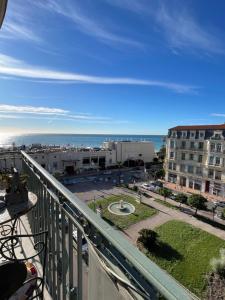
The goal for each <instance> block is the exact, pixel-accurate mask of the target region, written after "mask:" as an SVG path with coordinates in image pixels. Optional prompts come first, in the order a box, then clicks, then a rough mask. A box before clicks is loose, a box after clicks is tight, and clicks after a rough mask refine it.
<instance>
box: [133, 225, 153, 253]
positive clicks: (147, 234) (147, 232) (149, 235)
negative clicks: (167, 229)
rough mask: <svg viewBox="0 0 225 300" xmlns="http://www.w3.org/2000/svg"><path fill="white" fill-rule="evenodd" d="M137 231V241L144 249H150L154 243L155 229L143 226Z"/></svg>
mask: <svg viewBox="0 0 225 300" xmlns="http://www.w3.org/2000/svg"><path fill="white" fill-rule="evenodd" d="M138 233H139V237H138V239H137V243H138V244H142V245H143V246H144V247H145V248H146V249H150V248H151V247H153V246H154V245H155V244H156V241H157V238H158V234H157V233H156V232H155V231H153V230H151V229H147V228H143V229H141V230H140V231H139V232H138Z"/></svg>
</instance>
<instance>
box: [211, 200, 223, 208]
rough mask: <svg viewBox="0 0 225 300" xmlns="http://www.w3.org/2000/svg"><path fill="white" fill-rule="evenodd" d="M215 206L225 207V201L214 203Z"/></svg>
mask: <svg viewBox="0 0 225 300" xmlns="http://www.w3.org/2000/svg"><path fill="white" fill-rule="evenodd" d="M213 203H214V204H215V206H220V207H225V201H213Z"/></svg>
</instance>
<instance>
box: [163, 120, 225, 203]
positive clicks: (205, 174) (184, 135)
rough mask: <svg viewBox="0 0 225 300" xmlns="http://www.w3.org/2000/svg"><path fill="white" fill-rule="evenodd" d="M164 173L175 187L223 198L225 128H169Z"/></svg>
mask: <svg viewBox="0 0 225 300" xmlns="http://www.w3.org/2000/svg"><path fill="white" fill-rule="evenodd" d="M165 171H166V177H165V178H166V181H167V182H170V183H174V184H175V185H176V186H181V187H185V188H188V189H191V190H193V192H195V191H196V192H204V193H209V194H211V195H214V196H219V197H224V196H225V124H221V125H196V126H195V125H193V126H176V127H174V128H170V129H169V131H168V136H167V141H166V159H165Z"/></svg>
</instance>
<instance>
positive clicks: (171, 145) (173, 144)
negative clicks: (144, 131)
mask: <svg viewBox="0 0 225 300" xmlns="http://www.w3.org/2000/svg"><path fill="white" fill-rule="evenodd" d="M174 146H175V143H174V141H170V148H171V149H174Z"/></svg>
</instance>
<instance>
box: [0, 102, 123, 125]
mask: <svg viewBox="0 0 225 300" xmlns="http://www.w3.org/2000/svg"><path fill="white" fill-rule="evenodd" d="M1 119H36V120H50V121H55V120H57V121H76V122H86V123H103V124H104V123H111V122H112V123H117V122H120V123H123V122H124V123H126V122H127V121H120V120H112V119H111V118H109V117H101V116H93V115H91V114H90V113H83V114H82V113H76V114H72V113H71V112H70V111H69V110H65V109H61V108H54V107H40V106H23V105H8V104H0V120H1Z"/></svg>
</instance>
